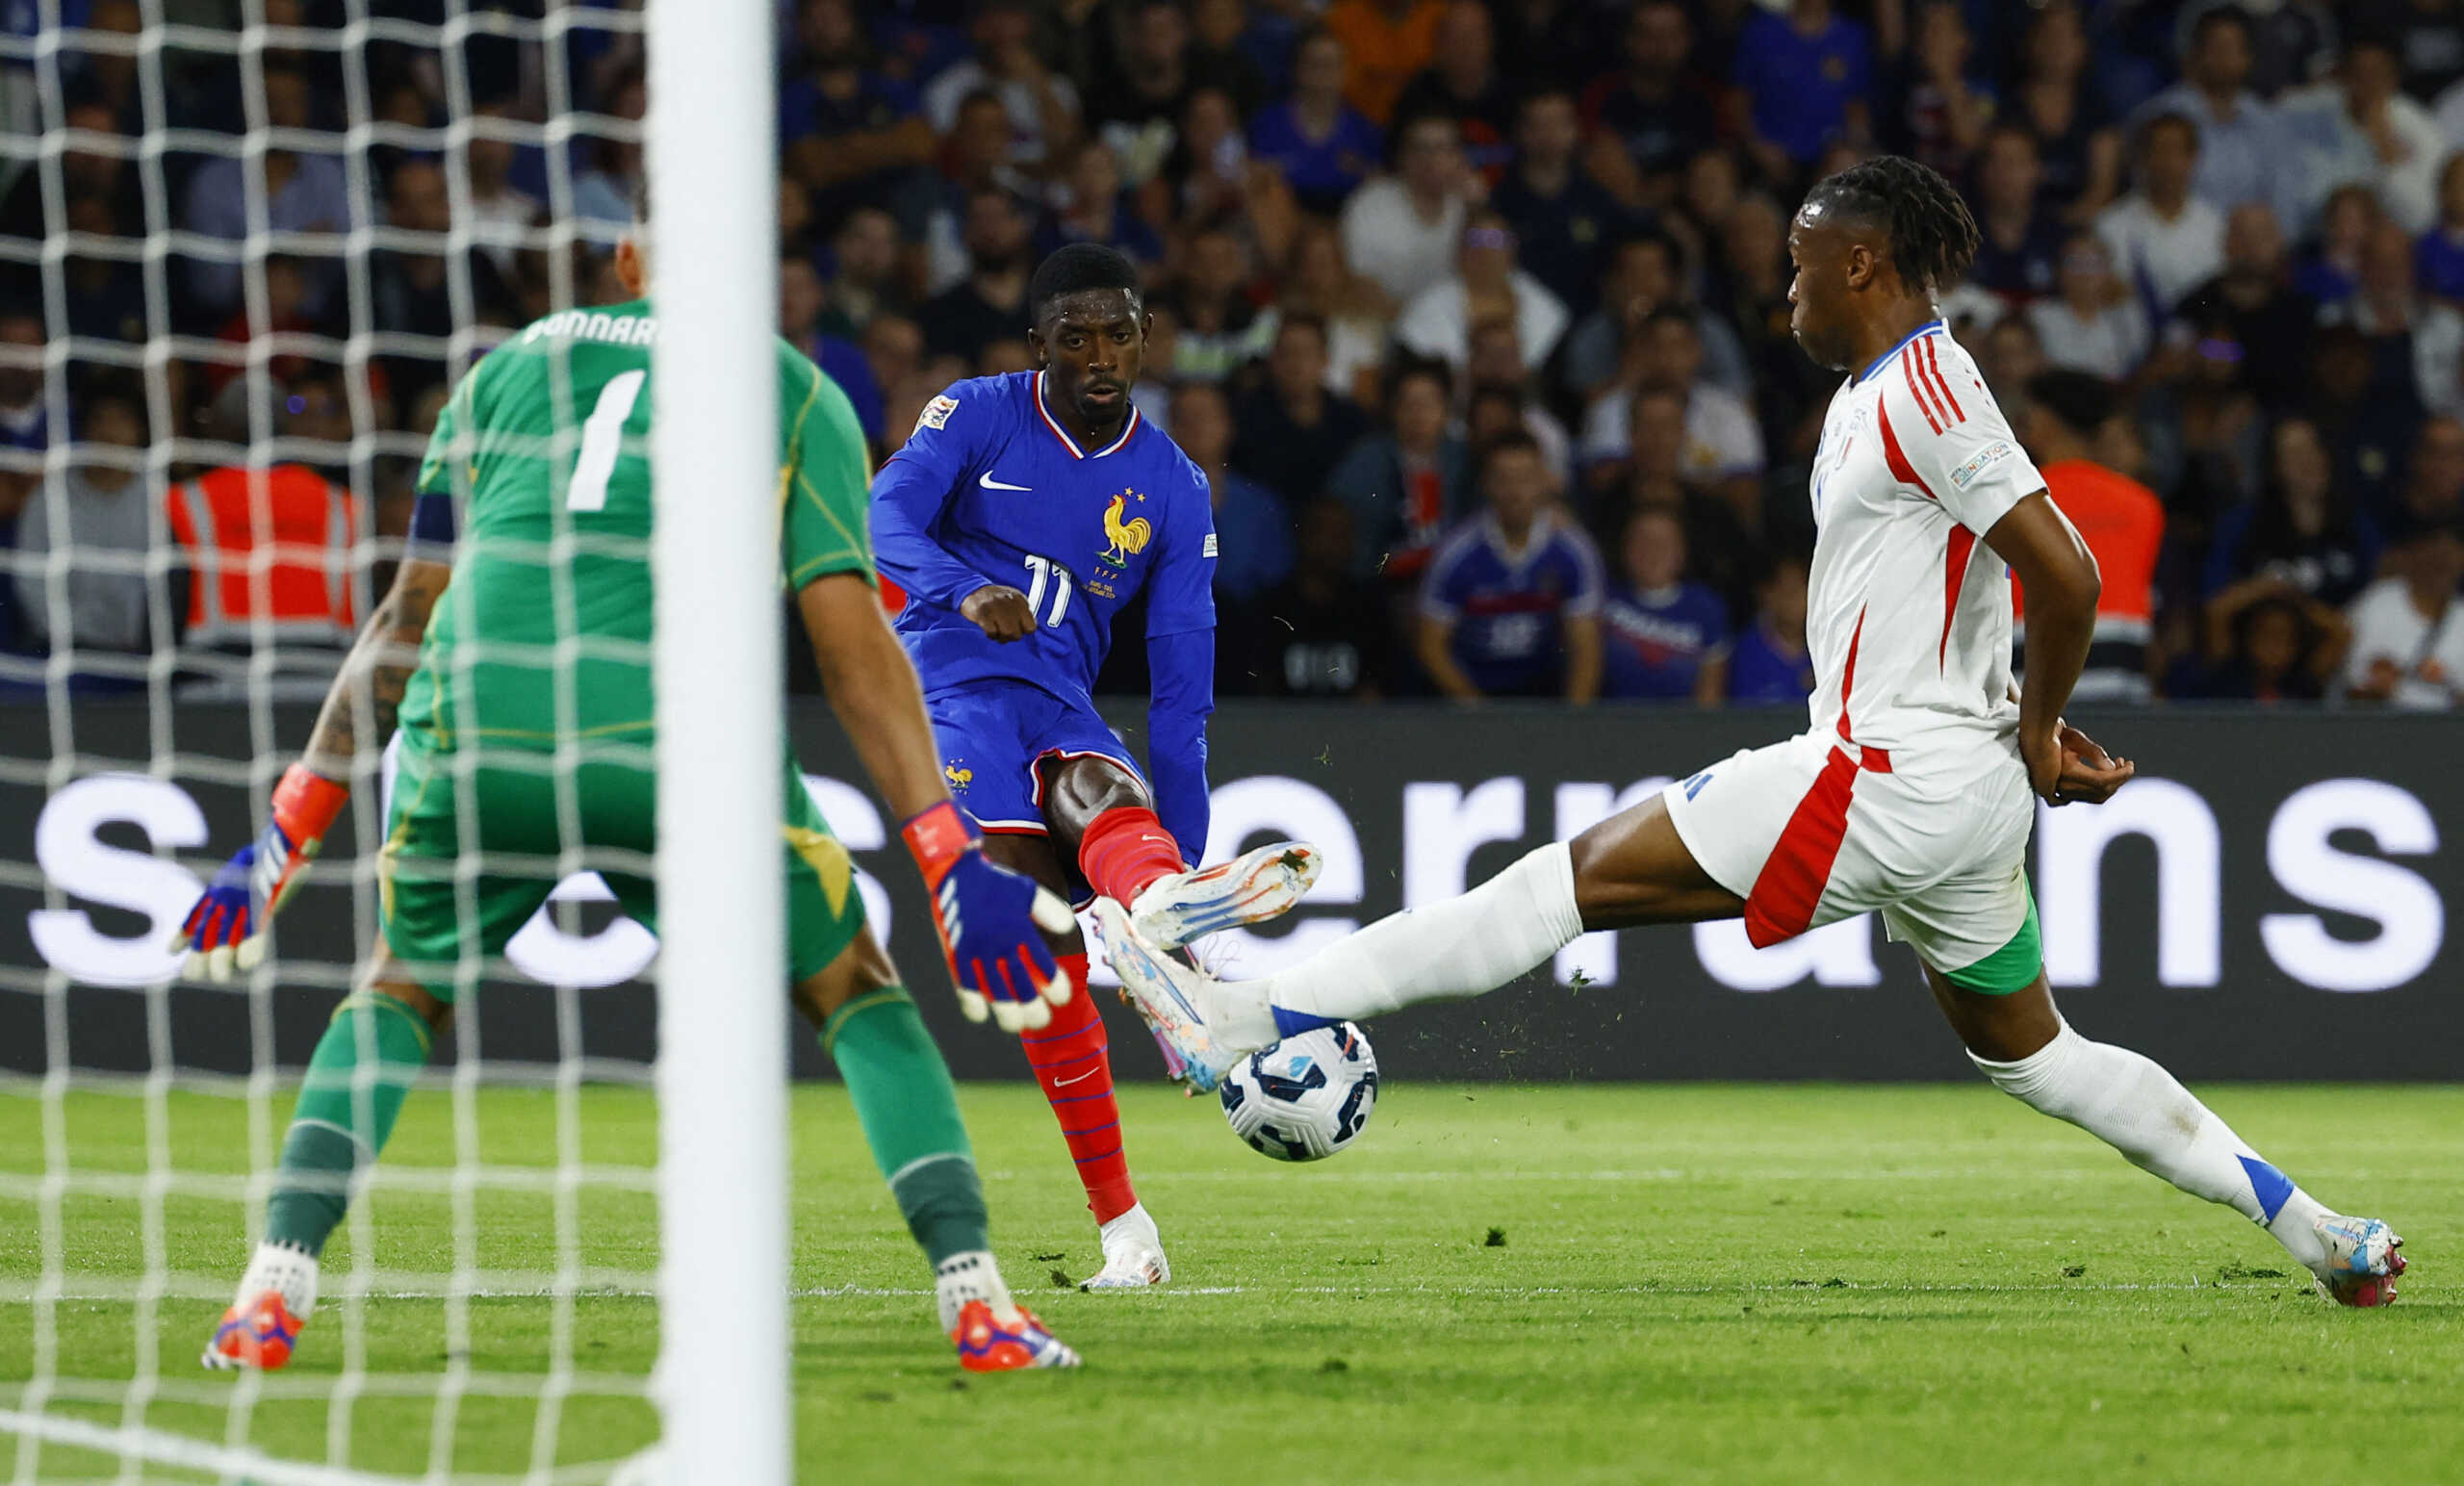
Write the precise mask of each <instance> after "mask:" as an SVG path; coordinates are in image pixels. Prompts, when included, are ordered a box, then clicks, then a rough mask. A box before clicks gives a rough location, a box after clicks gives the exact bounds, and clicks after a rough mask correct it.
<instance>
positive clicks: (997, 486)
mask: <svg viewBox="0 0 2464 1486" xmlns="http://www.w3.org/2000/svg"><path fill="white" fill-rule="evenodd" d="M975 482H976V483H977V484H979V485H981V486H983V487H984V488H985V489H987V490H1033V489H1034V488H1035V487H1034V486H1032V485H1013V484H1011V483H1010V482H1009V481H1008V480H996V479H994V478H993V477H992V472H991V471H989V470H987V471H985V472H984V473H983V474H979V475H977V476H976V477H975Z"/></svg>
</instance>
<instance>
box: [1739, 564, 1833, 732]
mask: <svg viewBox="0 0 2464 1486" xmlns="http://www.w3.org/2000/svg"><path fill="white" fill-rule="evenodd" d="M1756 592H1757V596H1758V599H1759V600H1760V607H1759V608H1758V610H1757V611H1756V613H1755V616H1754V623H1753V624H1751V625H1748V626H1746V627H1745V632H1744V633H1743V634H1740V635H1738V636H1737V637H1736V646H1735V648H1734V649H1732V651H1731V652H1730V653H1729V700H1730V701H1731V702H1737V703H1744V704H1746V705H1772V706H1776V705H1781V704H1788V705H1795V706H1803V705H1805V702H1806V698H1808V697H1809V696H1811V695H1813V657H1812V656H1811V655H1809V654H1808V653H1807V652H1806V560H1805V559H1804V558H1803V557H1800V556H1797V555H1796V554H1795V553H1788V554H1785V555H1784V556H1782V557H1781V558H1779V559H1778V560H1777V561H1776V562H1774V563H1773V564H1772V565H1771V575H1770V576H1768V577H1766V578H1764V579H1763V580H1762V583H1761V585H1760V587H1759V588H1758V589H1757V591H1756Z"/></svg>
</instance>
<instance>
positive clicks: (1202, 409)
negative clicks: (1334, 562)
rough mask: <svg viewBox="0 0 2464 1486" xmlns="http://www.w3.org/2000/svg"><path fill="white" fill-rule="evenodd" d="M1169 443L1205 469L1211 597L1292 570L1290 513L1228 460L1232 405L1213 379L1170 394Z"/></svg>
mask: <svg viewBox="0 0 2464 1486" xmlns="http://www.w3.org/2000/svg"><path fill="white" fill-rule="evenodd" d="M1172 442H1173V443H1175V444H1178V445H1179V446H1180V447H1181V452H1182V453H1184V454H1187V455H1189V456H1190V463H1192V464H1193V465H1196V466H1197V467H1198V469H1200V470H1201V471H1203V472H1205V474H1206V484H1207V490H1208V493H1209V496H1210V498H1211V499H1212V500H1213V501H1214V502H1215V538H1216V543H1217V549H1218V550H1217V555H1216V563H1215V596H1216V598H1217V600H1219V602H1226V603H1240V602H1244V601H1245V600H1247V599H1250V598H1253V597H1255V596H1256V595H1258V594H1260V593H1263V592H1265V591H1266V590H1267V589H1270V588H1272V587H1273V586H1274V585H1275V584H1277V583H1280V582H1282V581H1283V580H1284V578H1285V577H1287V576H1290V574H1291V572H1292V513H1291V511H1290V510H1289V509H1287V508H1286V507H1285V505H1284V503H1283V498H1282V497H1280V496H1277V495H1276V494H1275V493H1274V492H1273V491H1271V490H1269V489H1267V488H1266V487H1265V486H1264V485H1261V484H1259V483H1258V482H1257V481H1255V480H1253V479H1250V478H1249V477H1248V476H1247V475H1245V474H1239V473H1237V472H1235V471H1234V470H1233V469H1232V468H1231V467H1230V464H1229V463H1228V460H1229V457H1230V455H1231V452H1232V404H1231V402H1230V400H1229V399H1227V398H1226V397H1224V396H1223V389H1222V388H1220V387H1219V386H1217V385H1216V384H1214V383H1213V382H1183V383H1182V384H1181V385H1180V386H1179V387H1177V388H1175V389H1174V390H1173V393H1172Z"/></svg>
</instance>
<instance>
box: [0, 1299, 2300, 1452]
mask: <svg viewBox="0 0 2464 1486" xmlns="http://www.w3.org/2000/svg"><path fill="white" fill-rule="evenodd" d="M2281 1285H2282V1287H2285V1288H2298V1285H2299V1280H2298V1277H2297V1276H2291V1275H2288V1277H2287V1278H2286V1279H2285V1280H2283V1281H2282V1282H2281ZM1054 1288H1055V1289H1058V1288H1060V1287H1057V1286H1056V1287H1054ZM1070 1288H1071V1289H1073V1290H1074V1289H1076V1288H1077V1287H1076V1286H1074V1285H1073V1286H1071V1287H1070ZM2276 1288H2279V1285H2278V1282H2274V1281H2267V1280H2255V1281H2247V1282H2242V1281H2237V1282H2235V1283H2233V1284H2229V1285H2227V1284H2216V1283H2210V1282H2208V1281H2205V1280H2201V1279H2197V1278H2195V1277H2194V1278H2192V1279H2190V1280H2187V1281H2183V1282H2181V1283H2171V1282H2160V1283H2156V1284H2147V1285H2140V1284H2088V1283H2085V1282H2080V1281H2069V1282H2062V1283H2056V1282H2052V1281H2047V1282H2045V1283H2042V1284H2036V1285H1894V1284H1873V1283H1868V1282H1866V1281H1863V1280H1848V1281H1844V1282H1843V1283H1841V1284H1837V1285H1833V1284H1830V1283H1828V1282H1822V1283H1814V1282H1808V1283H1805V1284H1784V1285H1425V1284H1424V1285H1159V1286H1156V1287H1154V1288H1152V1289H1148V1290H1141V1291H1134V1292H1118V1294H1142V1295H1156V1296H1160V1297H1164V1298H1172V1297H1177V1296H1183V1295H1186V1296H1189V1297H1192V1298H1193V1299H1194V1298H1210V1297H1215V1296H1220V1295H1460V1296H1465V1297H1468V1298H1485V1297H1499V1298H1511V1297H1516V1296H1523V1295H1673V1296H1705V1295H1773V1294H1778V1295H1787V1294H1798V1293H1800V1292H1804V1291H1813V1292H1817V1293H1818V1292H1821V1291H1824V1290H1848V1291H1856V1292H1860V1293H1861V1294H1872V1295H1893V1294H1912V1295H1914V1294H1921V1295H1941V1294H1954V1295H1956V1294H2131V1293H2135V1292H2140V1291H2193V1290H2271V1289H2276ZM1029 1293H1031V1294H1033V1293H1038V1292H1036V1291H1034V1290H1033V1289H1032V1288H1030V1290H1029ZM455 1294H460V1295H462V1296H464V1297H467V1298H470V1299H474V1300H547V1299H552V1298H554V1296H555V1294H556V1293H555V1292H553V1291H548V1290H468V1291H461V1292H447V1291H442V1290H372V1291H369V1292H367V1293H366V1294H365V1295H364V1296H361V1297H360V1298H364V1299H369V1300H401V1301H440V1300H450V1299H452V1298H454V1295H455ZM931 1294H933V1292H932V1291H930V1290H926V1289H922V1288H920V1287H903V1286H878V1285H809V1286H801V1287H798V1288H796V1289H793V1290H790V1291H788V1292H787V1298H789V1299H791V1300H841V1299H853V1300H912V1299H921V1298H923V1297H925V1296H928V1295H931ZM51 1298H52V1299H54V1300H57V1301H60V1302H62V1303H75V1304H82V1305H96V1304H110V1303H114V1302H118V1303H121V1304H126V1303H128V1297H127V1296H126V1295H110V1294H57V1295H54V1296H52V1297H51ZM346 1298H349V1297H346V1296H341V1295H329V1296H327V1297H326V1303H327V1304H329V1305H330V1304H335V1303H338V1302H340V1301H342V1300H344V1299H346ZM575 1298H576V1299H578V1300H593V1299H609V1300H655V1299H657V1298H658V1294H657V1292H655V1291H649V1290H585V1291H578V1292H576V1293H575ZM26 1303H27V1297H26V1296H25V1295H24V1294H6V1293H0V1305H8V1304H17V1305H23V1304H26ZM0 1423H5V1420H0Z"/></svg>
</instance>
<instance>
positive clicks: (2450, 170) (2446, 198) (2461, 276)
mask: <svg viewBox="0 0 2464 1486" xmlns="http://www.w3.org/2000/svg"><path fill="white" fill-rule="evenodd" d="M2413 281H2414V282H2415V283H2417V284H2419V285H2420V286H2421V291H2422V293H2423V294H2425V295H2434V296H2436V297H2438V298H2441V299H2447V300H2451V301H2464V154H2455V155H2450V156H2448V157H2447V165H2446V167H2445V168H2443V169H2441V170H2440V171H2439V172H2438V220H2437V221H2434V222H2432V223H2430V228H2429V231H2427V232H2425V233H2423V234H2422V241H2421V244H2420V246H2418V247H2417V248H2415V249H2414V251H2413Z"/></svg>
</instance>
